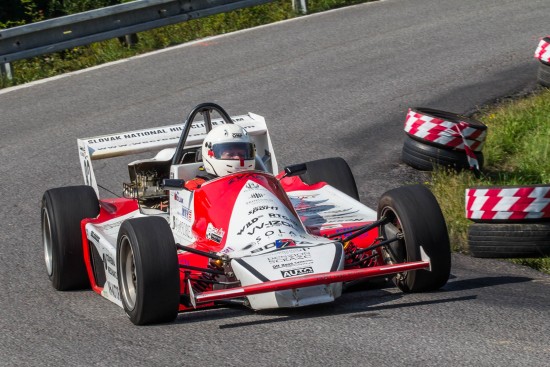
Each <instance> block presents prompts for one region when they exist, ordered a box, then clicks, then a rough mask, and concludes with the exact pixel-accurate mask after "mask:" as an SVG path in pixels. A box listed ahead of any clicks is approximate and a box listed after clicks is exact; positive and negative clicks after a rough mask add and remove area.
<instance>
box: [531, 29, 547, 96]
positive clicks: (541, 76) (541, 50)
mask: <svg viewBox="0 0 550 367" xmlns="http://www.w3.org/2000/svg"><path fill="white" fill-rule="evenodd" d="M535 58H536V59H538V60H539V61H540V64H539V70H538V72H537V81H538V82H539V84H540V85H542V86H544V87H549V88H550V36H546V37H544V38H543V39H541V40H540V42H539V44H538V46H537V49H536V50H535Z"/></svg>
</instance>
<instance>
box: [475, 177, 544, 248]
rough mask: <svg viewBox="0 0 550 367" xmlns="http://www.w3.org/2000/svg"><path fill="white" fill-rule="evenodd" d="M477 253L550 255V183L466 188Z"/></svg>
mask: <svg viewBox="0 0 550 367" xmlns="http://www.w3.org/2000/svg"><path fill="white" fill-rule="evenodd" d="M465 206H466V218H468V219H470V220H471V221H473V222H474V223H473V224H471V225H470V226H469V227H468V246H469V249H470V253H471V254H472V256H474V257H487V258H489V257H492V258H513V257H544V256H550V185H529V186H505V187H497V186H494V187H477V188H469V189H466V203H465Z"/></svg>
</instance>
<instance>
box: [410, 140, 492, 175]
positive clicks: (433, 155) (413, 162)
mask: <svg viewBox="0 0 550 367" xmlns="http://www.w3.org/2000/svg"><path fill="white" fill-rule="evenodd" d="M475 155H476V157H477V160H478V163H479V168H480V169H482V168H483V163H484V157H483V153H482V152H475ZM401 159H402V161H403V162H404V163H406V164H408V165H409V166H411V167H413V168H416V169H418V170H421V171H433V169H434V167H435V166H442V167H448V168H452V169H455V170H457V171H460V170H464V169H469V168H470V164H469V163H468V158H467V157H466V152H464V151H459V150H453V149H443V148H439V147H436V146H433V145H430V144H426V143H422V142H420V141H418V140H415V139H412V138H411V137H410V136H408V135H407V136H405V143H404V144H403V150H402V154H401Z"/></svg>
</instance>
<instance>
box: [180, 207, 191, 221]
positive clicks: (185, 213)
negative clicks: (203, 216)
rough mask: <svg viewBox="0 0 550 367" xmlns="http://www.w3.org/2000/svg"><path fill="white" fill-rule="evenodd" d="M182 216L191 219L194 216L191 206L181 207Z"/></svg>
mask: <svg viewBox="0 0 550 367" xmlns="http://www.w3.org/2000/svg"><path fill="white" fill-rule="evenodd" d="M181 216H182V217H183V219H187V220H189V221H190V220H191V219H192V217H193V211H192V210H191V209H189V208H186V207H182V208H181Z"/></svg>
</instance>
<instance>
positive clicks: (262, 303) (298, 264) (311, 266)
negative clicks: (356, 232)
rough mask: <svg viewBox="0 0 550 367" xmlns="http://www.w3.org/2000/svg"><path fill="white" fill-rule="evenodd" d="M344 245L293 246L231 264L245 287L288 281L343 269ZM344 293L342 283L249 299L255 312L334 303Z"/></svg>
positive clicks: (267, 294) (259, 295)
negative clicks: (268, 281) (307, 275)
mask: <svg viewBox="0 0 550 367" xmlns="http://www.w3.org/2000/svg"><path fill="white" fill-rule="evenodd" d="M343 253H344V252H343V250H342V245H341V244H340V243H325V244H319V245H316V246H311V247H289V248H284V249H280V250H275V251H273V252H269V253H266V254H262V255H255V256H245V257H242V258H240V259H235V260H233V261H232V262H231V264H232V268H233V271H234V272H235V275H236V276H237V278H238V279H239V280H240V281H241V284H242V285H243V286H247V285H251V284H258V283H262V282H264V281H266V280H278V279H288V278H291V277H294V276H300V275H306V274H313V273H326V272H330V271H336V270H342V269H343V268H344V256H343ZM341 294H342V283H332V284H328V285H318V286H313V287H305V288H297V289H289V290H284V291H276V292H269V293H262V294H258V295H254V296H248V297H247V298H248V301H249V302H250V307H251V308H253V309H255V310H261V309H267V308H278V307H300V306H307V305H312V304H317V303H325V302H332V301H334V299H335V298H338V297H340V295H341Z"/></svg>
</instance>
